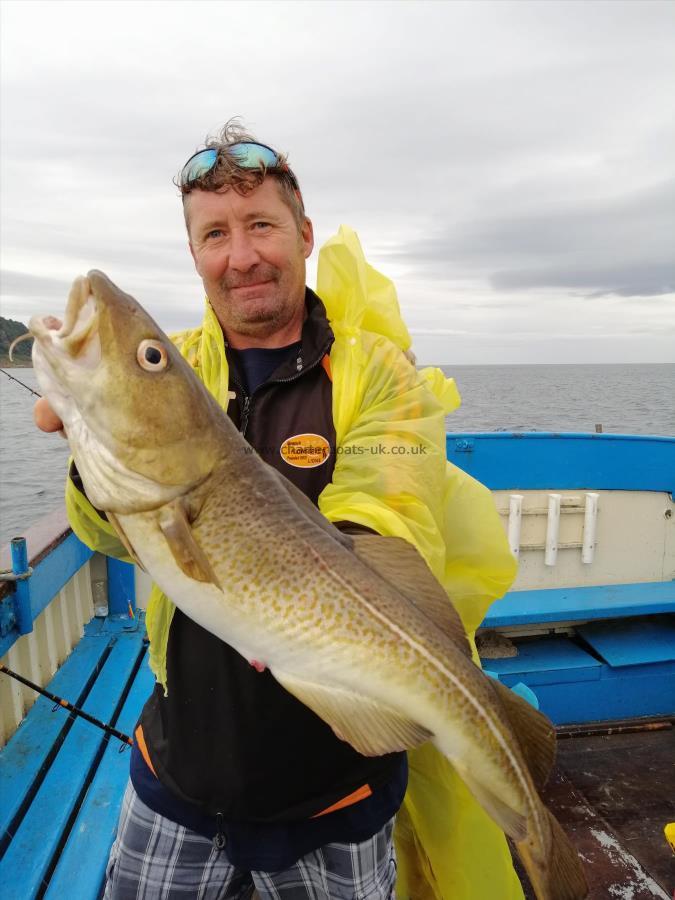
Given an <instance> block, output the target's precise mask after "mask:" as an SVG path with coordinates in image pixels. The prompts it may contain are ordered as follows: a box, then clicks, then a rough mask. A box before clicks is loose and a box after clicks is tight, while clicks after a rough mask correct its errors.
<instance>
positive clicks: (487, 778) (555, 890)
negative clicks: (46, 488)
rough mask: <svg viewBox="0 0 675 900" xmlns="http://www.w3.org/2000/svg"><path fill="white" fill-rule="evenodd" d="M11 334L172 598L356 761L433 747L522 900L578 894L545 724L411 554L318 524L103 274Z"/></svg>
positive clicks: (114, 516) (82, 461)
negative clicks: (548, 800)
mask: <svg viewBox="0 0 675 900" xmlns="http://www.w3.org/2000/svg"><path fill="white" fill-rule="evenodd" d="M29 327H30V331H31V333H32V334H33V336H34V338H35V344H34V350H33V361H34V366H35V369H36V373H37V376H38V380H39V383H40V385H41V387H42V390H43V391H44V394H45V395H46V397H47V398H48V400H49V401H50V403H51V405H52V407H53V408H54V410H55V411H56V413H57V414H58V415H59V416H60V417H61V419H62V420H63V422H64V429H65V432H66V435H67V437H68V440H69V442H70V446H71V449H72V452H73V456H74V458H75V461H76V464H77V468H78V470H79V472H80V474H81V476H82V480H83V482H84V485H85V489H86V492H87V495H88V497H89V499H90V500H91V502H92V503H93V505H94V506H95V507H97V508H98V509H101V510H105V512H106V513H107V515H108V518H109V520H110V521H111V522H112V524H113V525H114V527H115V529H116V530H117V531H118V533H119V535H120V538H121V539H122V541H123V542H124V544H125V546H126V547H127V549H128V550H129V552H130V553H131V554H132V555H133V557H134V558H136V559H137V560H138V562H139V563H140V564H141V565H142V566H143V568H145V569H146V570H147V571H148V572H149V573H150V575H151V576H152V578H153V579H154V580H155V581H156V582H157V584H158V585H159V586H160V587H161V589H162V590H163V591H164V592H165V593H166V594H167V595H168V596H169V597H170V598H171V599H172V600H173V601H174V602H175V603H176V604H177V606H179V607H180V608H181V609H182V610H183V612H184V613H185V614H186V615H188V616H190V617H191V618H192V619H194V620H195V621H196V622H198V623H199V624H200V625H202V626H203V627H204V628H206V629H208V630H209V631H211V632H213V634H215V635H217V636H218V637H219V638H221V639H222V640H224V641H226V642H227V643H228V644H230V645H231V646H232V647H234V648H235V649H236V650H237V651H238V652H239V653H241V654H242V655H243V656H244V657H245V658H246V659H247V660H249V661H253V660H255V661H258V662H262V663H263V664H264V665H265V666H267V667H268V668H269V669H270V671H271V673H272V675H273V676H274V677H275V678H276V679H277V680H278V681H279V682H280V683H281V684H282V685H283V686H284V687H285V688H286V689H287V690H288V691H290V693H291V694H293V695H294V696H295V697H297V698H298V699H299V700H300V701H301V702H303V703H304V704H305V705H307V706H308V707H310V708H311V709H312V710H313V711H314V712H315V713H316V714H317V715H318V716H320V717H321V718H322V719H324V720H325V721H326V722H327V723H328V724H329V725H330V726H331V727H332V728H333V730H334V731H335V733H336V734H337V735H338V736H339V737H340V738H341V739H343V740H345V741H348V742H349V743H350V744H351V745H352V746H353V747H354V748H355V749H356V750H358V751H359V752H360V753H363V754H365V755H379V754H384V753H388V752H391V751H395V750H405V749H410V748H413V747H415V746H418V745H419V744H422V743H424V742H425V741H429V740H430V741H433V743H434V744H435V745H436V747H437V748H438V749H439V750H440V751H441V753H443V754H444V755H445V756H446V757H447V758H448V759H449V760H450V762H451V763H452V765H453V766H454V767H455V769H456V770H457V772H458V773H459V774H460V776H461V777H462V778H463V780H464V781H465V782H466V784H467V786H468V787H469V789H470V790H471V791H472V793H473V794H474V796H475V797H476V799H477V800H478V801H479V803H481V804H482V806H483V807H484V808H485V809H486V811H487V812H488V813H489V814H490V815H491V816H492V817H493V819H494V820H495V821H496V822H497V823H498V824H499V825H500V826H501V828H502V829H503V830H504V831H505V832H506V833H507V834H508V835H509V836H510V837H511V838H512V840H513V841H514V843H515V845H516V847H517V849H518V852H519V854H520V856H521V858H522V860H523V863H524V865H525V867H526V869H527V872H528V874H529V877H530V880H531V881H532V884H533V886H534V889H535V891H536V894H537V897H538V898H539V900H579V898H583V897H585V896H586V894H587V888H586V883H585V879H584V876H583V872H582V870H581V866H580V863H579V860H578V858H577V854H576V853H575V851H574V850H573V848H572V846H571V844H570V843H569V841H568V839H567V837H566V835H565V834H564V832H563V830H562V829H561V827H560V825H559V824H558V823H557V821H556V820H555V819H554V817H553V816H552V815H551V813H550V812H549V811H548V810H547V809H546V807H545V806H544V804H543V803H542V801H541V799H540V797H539V794H538V792H537V788H538V787H541V785H542V784H543V783H544V782H545V780H546V778H547V777H548V775H549V773H550V769H551V767H552V764H553V760H554V754H555V735H554V731H553V729H552V727H551V724H550V722H549V721H548V720H547V719H546V718H545V717H544V716H542V715H541V714H540V713H538V712H536V711H535V710H534V709H533V708H532V707H530V706H529V705H528V704H527V703H526V702H525V701H523V700H521V699H520V698H519V697H517V696H516V695H515V694H513V693H512V692H511V691H509V690H508V689H507V688H505V687H504V686H503V685H500V684H499V683H497V682H496V681H493V680H492V679H490V678H488V677H486V676H485V675H483V673H482V672H481V671H480V669H479V668H478V667H477V666H476V665H475V664H474V663H473V662H472V659H471V654H470V649H469V644H468V641H467V638H466V636H465V633H464V630H463V628H462V625H461V621H460V619H459V616H458V615H457V613H456V611H455V610H454V609H453V607H452V606H451V604H450V602H449V601H448V599H447V596H446V594H445V591H444V590H443V589H442V587H441V586H440V585H439V584H438V582H437V581H436V580H435V578H434V577H433V576H432V575H431V573H430V571H429V569H428V568H427V566H426V564H425V563H424V562H423V561H422V560H421V557H420V556H419V555H418V554H417V552H416V550H414V548H412V547H411V546H410V545H409V544H407V543H406V542H405V541H402V540H400V539H393V538H380V537H378V536H376V535H373V536H370V535H366V536H363V537H354V538H353V537H349V536H345V535H343V534H341V533H340V532H339V531H338V530H337V529H336V528H334V527H333V526H332V525H331V524H330V523H329V522H328V521H327V520H326V519H325V518H324V517H323V516H322V515H321V514H320V513H319V512H318V510H317V509H316V508H315V507H314V506H313V505H312V503H311V502H310V501H309V500H308V499H307V498H306V497H305V496H304V495H303V494H302V493H301V492H300V491H298V490H297V489H296V488H295V487H294V486H293V485H292V484H291V483H290V482H289V481H287V480H286V479H285V478H283V477H282V476H281V475H279V474H278V473H277V472H276V471H275V470H274V469H272V468H271V467H270V466H268V465H267V464H265V463H264V462H262V460H261V459H260V458H259V457H258V456H257V455H256V454H255V453H252V452H251V449H250V446H249V445H248V444H247V443H246V442H245V440H244V438H243V437H242V435H241V434H240V433H239V432H238V431H237V429H236V428H235V426H234V425H233V424H232V423H231V421H230V420H229V419H228V418H227V416H226V415H225V414H224V413H223V411H222V409H221V408H220V407H219V406H218V404H217V402H216V401H215V400H214V399H213V397H211V395H210V394H209V392H208V391H207V389H206V388H205V387H204V386H203V385H202V384H201V382H200V381H199V379H198V378H197V377H196V375H195V374H194V373H193V372H192V370H191V369H190V367H189V365H188V364H187V363H186V362H185V361H184V360H183V358H182V357H181V355H180V353H179V352H178V351H177V350H176V349H175V347H174V346H173V345H172V343H171V342H170V340H169V339H168V338H167V337H166V335H165V334H164V333H163V332H162V331H161V329H160V328H159V327H158V326H157V325H156V324H155V322H154V321H153V320H152V319H151V318H150V316H148V315H147V313H146V312H145V311H144V310H143V309H142V308H141V306H140V305H139V304H138V303H137V302H136V301H135V300H134V299H133V298H132V297H130V296H129V295H127V294H124V293H123V292H122V291H120V290H119V289H118V288H117V287H115V285H113V284H112V283H111V282H110V281H109V280H108V278H107V277H106V276H105V275H103V274H102V273H101V272H97V271H92V272H90V273H89V274H88V276H87V277H86V278H78V279H77V280H76V281H75V282H74V284H73V287H72V290H71V292H70V296H69V299H68V304H67V308H66V312H65V318H64V321H63V324H61V323H60V321H59V320H57V319H54V318H53V317H51V316H46V317H44V318H42V317H37V316H35V317H33V318H32V319H31V321H30V326H29ZM281 533H283V535H284V539H283V541H280V540H279V534H281ZM495 896H498V889H497V888H496V889H495ZM448 900H451V898H448Z"/></svg>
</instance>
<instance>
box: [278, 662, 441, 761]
mask: <svg viewBox="0 0 675 900" xmlns="http://www.w3.org/2000/svg"><path fill="white" fill-rule="evenodd" d="M272 675H274V677H275V678H276V680H277V681H278V682H279V684H281V685H282V686H283V687H284V688H286V690H287V691H288V692H289V694H293V696H294V697H297V699H298V700H299V701H300V702H301V703H304V704H305V706H308V707H309V708H310V709H311V710H312V711H313V712H315V713H316V714H317V716H319V718H321V719H323V720H324V722H327V723H328V725H330V726H331V728H332V729H333V731H334V732H335V734H336V735H337V736H338V737H339V738H340V739H341V740H343V741H346V742H347V743H348V744H351V746H352V747H353V748H354V749H355V750H357V751H358V752H359V753H361V754H362V755H363V756H383V755H384V754H385V753H394V752H396V751H399V750H410V749H411V748H412V747H418V746H419V745H420V744H423V743H424V742H425V741H428V740H429V738H430V737H431V736H432V735H431V732H430V731H427V729H426V728H423V727H422V726H421V725H418V724H417V723H416V722H413V721H412V720H411V719H408V718H406V716H404V715H402V714H401V713H399V712H397V711H396V710H395V709H392V708H391V707H389V706H383V705H382V704H381V703H378V702H377V701H376V700H372V699H371V698H370V697H365V696H363V695H362V694H357V693H354V692H353V691H350V690H346V689H345V688H338V687H326V686H325V685H322V684H316V683H314V682H310V681H304V680H302V679H300V678H296V677H295V676H293V675H287V674H286V673H282V672H277V671H275V670H274V669H272Z"/></svg>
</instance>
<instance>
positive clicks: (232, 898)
mask: <svg viewBox="0 0 675 900" xmlns="http://www.w3.org/2000/svg"><path fill="white" fill-rule="evenodd" d="M393 827H394V820H393V819H392V820H391V821H390V822H388V823H387V824H386V825H385V826H384V828H383V829H382V830H381V831H379V832H378V833H377V834H375V835H373V837H372V838H370V839H369V840H367V841H363V842H362V843H360V844H326V846H324V847H320V848H319V849H318V850H315V851H314V852H313V853H308V854H307V855H306V856H303V857H302V859H299V860H298V861H297V862H296V863H295V865H293V866H291V868H289V869H286V870H284V871H283V872H245V871H242V870H241V869H237V868H235V867H234V866H232V865H230V863H229V862H228V861H227V858H226V856H225V853H224V852H223V851H222V850H216V848H215V847H214V845H213V841H210V840H208V839H207V838H205V837H202V836H201V835H199V834H196V833H195V832H194V831H190V830H189V829H187V828H185V827H184V826H182V825H177V824H176V823H175V822H172V821H171V820H170V819H167V818H165V817H164V816H160V815H158V814H156V813H154V812H153V811H152V810H151V809H149V808H148V807H147V806H146V805H145V804H144V803H143V802H142V801H141V800H140V799H139V797H138V795H137V794H136V791H135V790H134V789H133V786H132V785H131V782H129V784H128V786H127V789H126V792H125V794H124V802H123V804H122V812H121V815H120V821H119V827H118V831H117V838H116V840H115V842H114V844H113V846H112V849H111V851H110V859H109V861H108V868H107V870H106V886H105V894H104V900H178V898H180V900H188V898H190V900H192V898H194V900H244V898H249V897H253V892H254V890H256V891H257V895H258V896H259V897H260V898H261V900H331V898H337V900H393V898H394V885H395V881H396V857H395V855H394V845H393V840H392V832H393Z"/></svg>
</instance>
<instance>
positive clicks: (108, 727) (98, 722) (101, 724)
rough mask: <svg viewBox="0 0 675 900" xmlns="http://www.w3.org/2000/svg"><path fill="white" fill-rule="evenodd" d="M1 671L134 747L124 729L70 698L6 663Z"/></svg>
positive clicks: (132, 741) (0, 664) (0, 667)
mask: <svg viewBox="0 0 675 900" xmlns="http://www.w3.org/2000/svg"><path fill="white" fill-rule="evenodd" d="M0 672H4V673H5V675H9V676H10V678H16V680H17V681H20V682H21V683H22V684H25V685H26V686H27V687H29V688H31V689H32V690H34V691H36V692H37V693H38V694H42V696H43V697H46V698H47V699H48V700H52V701H53V703H54V704H55V706H54V709H56V707H57V706H62V707H63V708H64V709H67V710H68V712H71V713H73V715H74V716H79V717H80V718H82V719H85V720H86V721H87V722H90V723H91V724H92V725H96V727H97V728H101V729H102V730H103V731H105V732H106V734H111V735H112V736H113V737H116V738H117V739H118V740H119V741H122V744H125V745H127V744H128V745H129V747H133V745H134V740H133V738H131V737H129V735H128V734H124V732H123V731H118V730H117V728H113V727H112V725H106V723H105V722H101V720H100V719H95V718H94V716H91V715H89V713H87V712H85V711H84V710H83V709H80V708H79V707H77V706H73V704H72V703H69V702H68V700H64V699H63V697H57V696H56V694H52V693H51V691H47V690H45V689H44V688H41V687H40V686H39V685H37V684H34V683H33V682H32V681H29V680H28V679H27V678H24V677H23V675H19V674H18V673H17V672H13V671H12V670H11V669H8V668H7V666H6V665H4V664H3V663H0ZM123 749H124V747H120V750H123Z"/></svg>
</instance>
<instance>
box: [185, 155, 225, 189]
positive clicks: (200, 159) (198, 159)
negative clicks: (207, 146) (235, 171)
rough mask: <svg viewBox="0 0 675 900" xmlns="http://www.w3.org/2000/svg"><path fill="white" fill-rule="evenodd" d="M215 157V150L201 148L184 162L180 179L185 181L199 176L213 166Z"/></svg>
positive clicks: (194, 179)
mask: <svg viewBox="0 0 675 900" xmlns="http://www.w3.org/2000/svg"><path fill="white" fill-rule="evenodd" d="M217 159H218V151H217V150H201V151H200V152H199V153H196V154H195V155H194V156H193V157H191V158H190V159H189V160H188V161H187V162H186V163H185V166H184V167H183V175H182V181H183V182H184V183H185V182H189V181H196V179H197V178H201V177H202V175H205V174H206V173H207V172H209V171H210V170H211V169H212V168H213V167H214V166H215V164H216V160H217Z"/></svg>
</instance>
